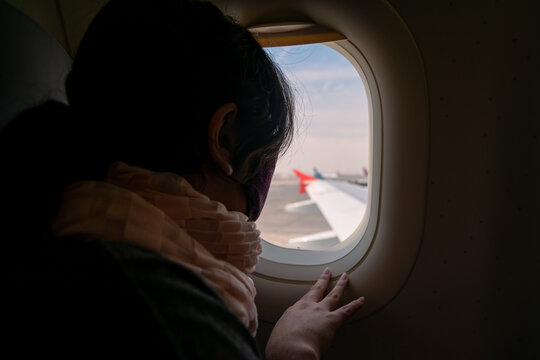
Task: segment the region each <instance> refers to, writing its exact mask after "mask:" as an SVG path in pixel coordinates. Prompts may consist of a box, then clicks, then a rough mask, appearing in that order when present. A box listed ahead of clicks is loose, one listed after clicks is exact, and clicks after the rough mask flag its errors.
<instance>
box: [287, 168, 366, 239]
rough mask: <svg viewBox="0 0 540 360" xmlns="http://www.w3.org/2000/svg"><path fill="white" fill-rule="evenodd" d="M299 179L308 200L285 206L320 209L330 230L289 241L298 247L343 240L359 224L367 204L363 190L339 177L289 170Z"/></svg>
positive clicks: (297, 209)
mask: <svg viewBox="0 0 540 360" xmlns="http://www.w3.org/2000/svg"><path fill="white" fill-rule="evenodd" d="M293 171H294V173H295V174H296V176H297V177H298V179H299V180H300V184H299V186H300V187H299V191H300V193H301V194H305V193H307V194H308V195H309V197H310V200H304V201H299V202H295V203H291V204H287V205H286V206H285V210H286V211H289V212H295V213H315V212H317V211H320V213H321V214H322V215H323V216H324V218H325V219H326V221H327V222H328V224H329V225H330V227H331V228H332V230H330V231H323V232H319V233H315V234H311V235H306V236H301V237H296V238H292V239H290V240H289V244H290V245H293V246H296V247H299V248H302V249H324V248H328V247H330V246H333V245H335V244H338V243H340V242H342V241H344V240H346V239H347V238H348V237H349V236H350V235H351V234H352V233H353V232H354V230H355V229H356V227H357V226H358V225H359V224H360V221H361V220H362V217H363V216H364V212H365V210H366V203H367V189H366V188H365V187H361V186H358V185H354V184H351V183H348V182H344V181H339V180H330V179H325V178H322V179H320V178H316V177H312V176H309V175H307V174H304V173H303V172H301V171H298V170H296V169H294V170H293Z"/></svg>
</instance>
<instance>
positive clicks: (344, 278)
mask: <svg viewBox="0 0 540 360" xmlns="http://www.w3.org/2000/svg"><path fill="white" fill-rule="evenodd" d="M339 280H341V281H344V280H347V273H346V272H344V273H343V274H341V277H340V278H339Z"/></svg>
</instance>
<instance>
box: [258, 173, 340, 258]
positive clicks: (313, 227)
mask: <svg viewBox="0 0 540 360" xmlns="http://www.w3.org/2000/svg"><path fill="white" fill-rule="evenodd" d="M308 199H309V196H308V195H307V194H300V193H299V184H298V179H274V180H273V181H272V184H271V186H270V191H269V192H268V197H267V199H266V203H265V206H264V209H263V211H262V213H261V216H260V217H259V219H258V220H257V228H258V229H259V230H261V237H262V238H263V239H265V240H266V241H268V242H271V243H273V244H275V245H279V246H283V247H291V246H289V245H288V241H289V239H291V238H294V237H298V236H305V235H310V234H313V233H317V232H321V231H327V230H332V228H331V227H330V225H328V223H327V222H326V220H325V218H324V216H323V215H322V214H321V213H318V214H298V213H289V212H287V211H285V205H287V204H290V203H294V202H297V201H302V200H308Z"/></svg>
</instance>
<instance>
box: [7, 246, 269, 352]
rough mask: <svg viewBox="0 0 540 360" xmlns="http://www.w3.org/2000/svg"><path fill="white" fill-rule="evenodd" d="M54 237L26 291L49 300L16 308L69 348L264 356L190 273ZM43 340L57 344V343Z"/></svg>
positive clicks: (152, 256)
mask: <svg viewBox="0 0 540 360" xmlns="http://www.w3.org/2000/svg"><path fill="white" fill-rule="evenodd" d="M51 240H52V241H51V244H50V246H48V247H47V249H46V250H45V251H44V252H43V255H44V256H43V258H42V259H41V261H40V265H39V266H38V267H36V271H35V272H34V274H33V275H34V276H28V274H26V276H27V278H26V279H25V286H23V288H24V289H25V291H24V292H26V293H27V296H26V299H27V300H28V299H29V298H31V297H33V296H37V294H40V293H41V294H46V297H45V298H43V299H42V301H40V302H37V303H33V302H32V301H30V302H29V303H28V304H27V305H28V306H23V309H19V310H20V311H22V312H23V314H24V313H25V314H24V315H29V314H32V315H31V317H30V319H27V320H31V321H34V322H35V321H36V318H41V321H39V323H40V324H41V325H44V324H47V323H53V322H54V323H55V328H58V329H59V331H58V332H56V333H55V335H54V338H55V339H63V340H62V342H63V344H64V350H65V349H68V348H69V349H72V350H75V351H77V349H85V351H90V352H91V353H92V354H95V355H97V354H110V353H111V352H112V353H118V355H122V357H126V356H128V355H133V356H137V357H140V356H141V355H148V356H152V357H153V358H156V357H159V358H183V359H212V358H220V359H259V358H260V357H261V356H260V353H259V350H258V348H257V345H256V344H255V341H254V339H253V337H252V336H251V335H250V333H249V330H248V329H247V328H246V327H245V326H244V325H243V324H242V323H241V322H240V321H239V320H238V319H237V318H236V316H235V315H234V314H232V313H231V312H230V311H229V310H228V309H227V307H226V306H225V304H224V303H223V301H222V300H221V299H220V298H219V297H218V296H217V294H215V293H214V291H213V290H212V289H211V288H210V287H209V286H207V285H206V284H205V283H204V281H203V280H202V279H201V278H200V277H198V276H197V275H196V274H194V273H193V272H192V271H190V270H189V269H188V268H186V267H184V266H182V265H180V264H177V263H174V262H172V261H169V260H167V259H165V258H163V257H162V256H160V255H159V254H156V253H153V252H151V251H147V250H144V249H141V248H138V247H135V246H131V245H128V244H122V243H104V242H101V241H98V240H93V239H87V238H84V237H80V236H72V237H64V238H57V239H51ZM43 300H44V301H43ZM19 305H21V304H19ZM18 307H19V308H20V306H18ZM30 307H31V308H30ZM53 314H54V315H53ZM24 317H26V316H24ZM21 320H22V319H21ZM18 325H21V324H18ZM41 325H40V326H41ZM45 326H46V325H45ZM23 327H24V326H23ZM43 330H46V329H43ZM47 338H48V337H47ZM42 341H44V340H43V339H42ZM45 342H46V345H47V346H52V345H53V343H54V339H53V338H48V340H47V341H45ZM73 355H76V354H73ZM82 355H85V354H82Z"/></svg>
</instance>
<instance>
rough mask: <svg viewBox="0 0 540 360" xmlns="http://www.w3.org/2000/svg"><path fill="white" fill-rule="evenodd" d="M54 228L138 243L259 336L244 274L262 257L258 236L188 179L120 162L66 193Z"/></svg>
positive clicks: (61, 233) (251, 293)
mask: <svg viewBox="0 0 540 360" xmlns="http://www.w3.org/2000/svg"><path fill="white" fill-rule="evenodd" d="M52 230H53V234H54V235H55V236H66V235H86V236H89V237H94V238H97V239H101V240H104V241H113V242H125V243H129V244H133V245H136V246H139V247H142V248H145V249H148V250H152V251H154V252H156V253H159V254H161V255H162V256H164V257H166V258H168V259H170V260H173V261H176V262H178V263H180V264H182V265H184V266H186V267H188V268H190V269H191V270H193V271H194V272H196V273H197V274H199V275H200V276H201V277H202V278H203V279H204V280H205V281H206V282H207V283H208V284H209V285H210V286H211V287H212V288H213V289H214V290H215V291H216V292H217V293H218V294H219V295H220V296H221V298H222V299H223V300H224V302H225V303H226V304H227V306H228V307H229V309H230V310H231V311H232V312H233V313H234V314H236V315H237V316H238V317H239V318H240V319H241V320H242V322H243V323H244V324H246V326H247V327H248V328H249V330H250V331H251V333H252V334H255V332H256V330H257V309H256V307H255V302H254V299H255V287H254V285H253V281H252V280H251V278H249V277H248V276H247V274H249V273H251V272H252V271H253V270H254V269H255V265H256V263H257V259H258V256H259V254H260V252H261V244H260V231H259V230H257V229H256V227H255V223H254V222H249V221H247V216H245V215H244V214H242V213H239V212H234V211H228V210H227V209H226V208H225V206H224V205H223V204H221V203H219V202H216V201H212V200H210V199H209V198H208V197H207V196H205V195H203V194H201V193H199V192H197V191H196V190H195V189H193V187H191V185H190V184H189V183H188V182H187V181H186V180H185V179H184V178H182V177H180V176H178V175H175V174H172V173H154V172H152V171H149V170H145V169H141V168H136V167H132V166H128V165H126V164H124V163H116V164H114V165H113V166H112V167H111V169H110V171H109V175H108V178H107V180H106V182H96V181H83V182H77V183H73V184H71V185H69V186H68V187H67V188H66V190H65V192H64V195H63V199H62V201H61V206H60V211H59V214H58V216H57V217H56V218H55V220H54V221H53V226H52Z"/></svg>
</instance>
